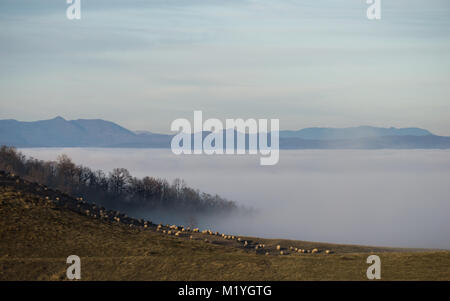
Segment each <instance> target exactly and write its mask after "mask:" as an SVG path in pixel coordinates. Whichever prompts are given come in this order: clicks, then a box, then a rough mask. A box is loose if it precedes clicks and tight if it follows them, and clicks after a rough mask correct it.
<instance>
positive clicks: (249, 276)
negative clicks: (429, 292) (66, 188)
mask: <svg viewBox="0 0 450 301" xmlns="http://www.w3.org/2000/svg"><path fill="white" fill-rule="evenodd" d="M118 219H119V220H118ZM157 229H158V228H157V226H156V225H154V224H152V223H151V222H148V221H142V220H135V219H132V218H129V217H126V216H124V215H122V214H120V213H119V212H113V211H108V210H106V209H105V208H99V207H97V206H95V205H93V204H90V203H87V202H85V201H82V200H80V199H76V198H73V197H71V196H68V195H65V194H63V193H60V192H58V191H53V190H50V189H48V188H47V187H45V186H42V185H39V184H37V183H29V182H27V181H23V180H22V179H20V178H18V177H17V176H14V175H10V174H5V173H3V172H0V280H64V279H65V271H66V268H67V265H66V263H65V261H66V258H67V256H69V255H72V254H75V255H78V256H80V258H81V267H82V268H81V269H82V270H81V275H82V280H365V279H366V278H365V272H366V269H367V266H368V265H367V264H366V262H365V260H366V258H367V256H368V255H369V254H374V253H375V254H378V255H379V256H380V257H381V261H382V279H384V280H393V279H396V280H400V279H403V280H450V268H449V267H450V252H447V251H417V250H416V252H412V251H413V250H401V249H391V248H375V247H365V246H351V245H334V244H324V243H313V242H303V241H288V240H274V239H258V238H244V237H243V238H242V239H241V241H238V240H237V239H236V238H235V239H225V238H223V237H222V236H220V235H210V234H202V233H194V232H192V231H190V232H189V231H184V232H181V231H180V235H179V236H174V235H169V234H168V231H169V228H167V227H161V228H160V229H159V231H157ZM178 229H180V228H178ZM176 231H179V230H176ZM164 232H165V233H164ZM191 236H192V237H191ZM205 240H206V241H205ZM244 241H247V243H248V245H247V246H245V244H244ZM258 244H265V246H264V248H262V249H259V250H256V249H255V246H256V245H258ZM277 245H281V247H282V250H283V251H284V253H286V254H287V255H280V251H278V250H276V246H277ZM290 246H292V247H296V248H303V249H307V250H311V249H312V248H317V249H319V251H320V252H319V253H317V254H311V253H298V252H295V251H293V250H292V251H291V250H290V249H289V247H290ZM325 249H329V250H331V251H332V252H333V253H332V254H325V252H324V250H325ZM266 253H268V254H269V255H266Z"/></svg>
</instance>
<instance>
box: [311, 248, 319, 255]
mask: <svg viewBox="0 0 450 301" xmlns="http://www.w3.org/2000/svg"><path fill="white" fill-rule="evenodd" d="M311 253H312V254H315V253H319V250H318V249H312V250H311Z"/></svg>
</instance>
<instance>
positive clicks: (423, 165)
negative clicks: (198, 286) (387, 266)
mask: <svg viewBox="0 0 450 301" xmlns="http://www.w3.org/2000/svg"><path fill="white" fill-rule="evenodd" d="M21 151H22V152H23V153H24V154H25V155H28V156H32V157H35V158H38V159H43V160H55V159H56V158H57V156H58V155H60V154H62V153H65V154H67V155H69V156H70V157H71V158H72V159H73V161H74V162H75V163H77V164H83V165H86V166H89V167H91V168H93V169H102V170H104V171H110V170H112V169H113V168H115V167H125V168H127V169H128V170H129V171H130V172H131V173H132V174H133V175H134V176H137V177H143V176H147V175H149V176H155V177H161V178H166V179H168V180H173V179H175V178H182V179H184V180H185V181H186V182H187V184H188V186H191V187H194V188H198V189H200V190H202V191H205V192H209V193H217V194H219V195H221V196H223V197H226V198H229V199H232V200H235V201H237V202H238V203H239V204H242V205H245V206H250V207H253V208H255V209H257V211H256V213H255V214H253V215H252V216H250V217H242V216H238V217H231V218H227V219H217V218H211V219H208V218H204V219H202V220H199V221H198V222H199V225H200V226H201V227H211V228H212V229H214V230H217V231H220V232H226V233H236V234H240V235H252V236H260V237H268V238H270V237H271V238H290V239H299V240H310V241H324V242H336V243H354V244H368V245H379V246H402V247H424V248H446V249H450V218H449V214H450V151H448V150H289V151H281V154H280V161H279V163H278V164H277V165H275V166H260V165H259V157H258V156H255V155H251V156H250V155H240V156H217V155H216V156H206V155H182V156H175V155H173V154H172V153H171V151H170V149H102V148H33V149H21ZM144 215H145V214H144ZM148 217H149V218H151V219H152V220H153V221H155V222H163V223H171V222H174V221H173V220H170V219H171V217H167V216H165V217H155V216H152V214H151V213H149V214H148ZM158 218H159V219H165V220H158ZM180 222H182V221H180Z"/></svg>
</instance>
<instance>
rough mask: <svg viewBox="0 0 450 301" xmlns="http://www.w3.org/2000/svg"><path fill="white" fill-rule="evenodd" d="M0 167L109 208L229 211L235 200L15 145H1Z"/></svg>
mask: <svg viewBox="0 0 450 301" xmlns="http://www.w3.org/2000/svg"><path fill="white" fill-rule="evenodd" d="M0 169H1V170H4V171H6V172H10V173H14V174H17V175H19V176H21V177H22V178H24V179H26V180H28V181H32V182H37V183H40V184H43V185H46V186H48V187H50V188H52V189H58V190H60V191H62V192H64V193H67V194H69V195H72V196H77V197H83V198H84V199H85V200H88V201H93V202H95V203H97V204H99V205H102V206H104V207H106V208H109V209H115V210H127V209H147V210H148V209H164V210H171V211H172V210H174V211H180V212H186V211H187V212H197V213H200V212H201V213H214V212H216V213H228V212H231V211H232V210H234V209H237V205H236V203H235V202H233V201H230V200H227V199H225V198H222V197H220V196H218V195H211V194H208V193H203V192H200V191H199V190H197V189H193V188H190V187H188V186H187V185H186V183H185V182H184V181H183V180H181V179H175V180H174V181H173V182H172V183H169V182H168V181H167V180H165V179H160V178H154V177H148V176H147V177H144V178H142V179H139V178H136V177H133V176H132V175H131V174H130V172H129V171H128V170H127V169H125V168H114V169H113V170H112V171H111V172H109V173H107V174H106V173H105V172H103V171H101V170H91V169H90V168H88V167H86V166H82V165H76V164H75V163H73V162H72V160H71V159H70V158H69V157H68V156H67V155H64V154H63V155H60V156H59V157H58V159H57V161H42V160H38V159H35V158H28V157H26V156H25V155H23V154H22V153H21V152H19V151H18V150H17V149H16V148H14V147H9V146H2V147H0Z"/></svg>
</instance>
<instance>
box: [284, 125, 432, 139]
mask: <svg viewBox="0 0 450 301" xmlns="http://www.w3.org/2000/svg"><path fill="white" fill-rule="evenodd" d="M427 135H433V134H432V133H431V132H430V131H428V130H424V129H420V128H400V129H398V128H395V127H390V128H379V127H373V126H358V127H349V128H317V127H315V128H305V129H301V130H298V131H281V132H280V137H283V138H293V137H295V138H302V139H311V140H335V139H357V138H369V137H382V136H427Z"/></svg>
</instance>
